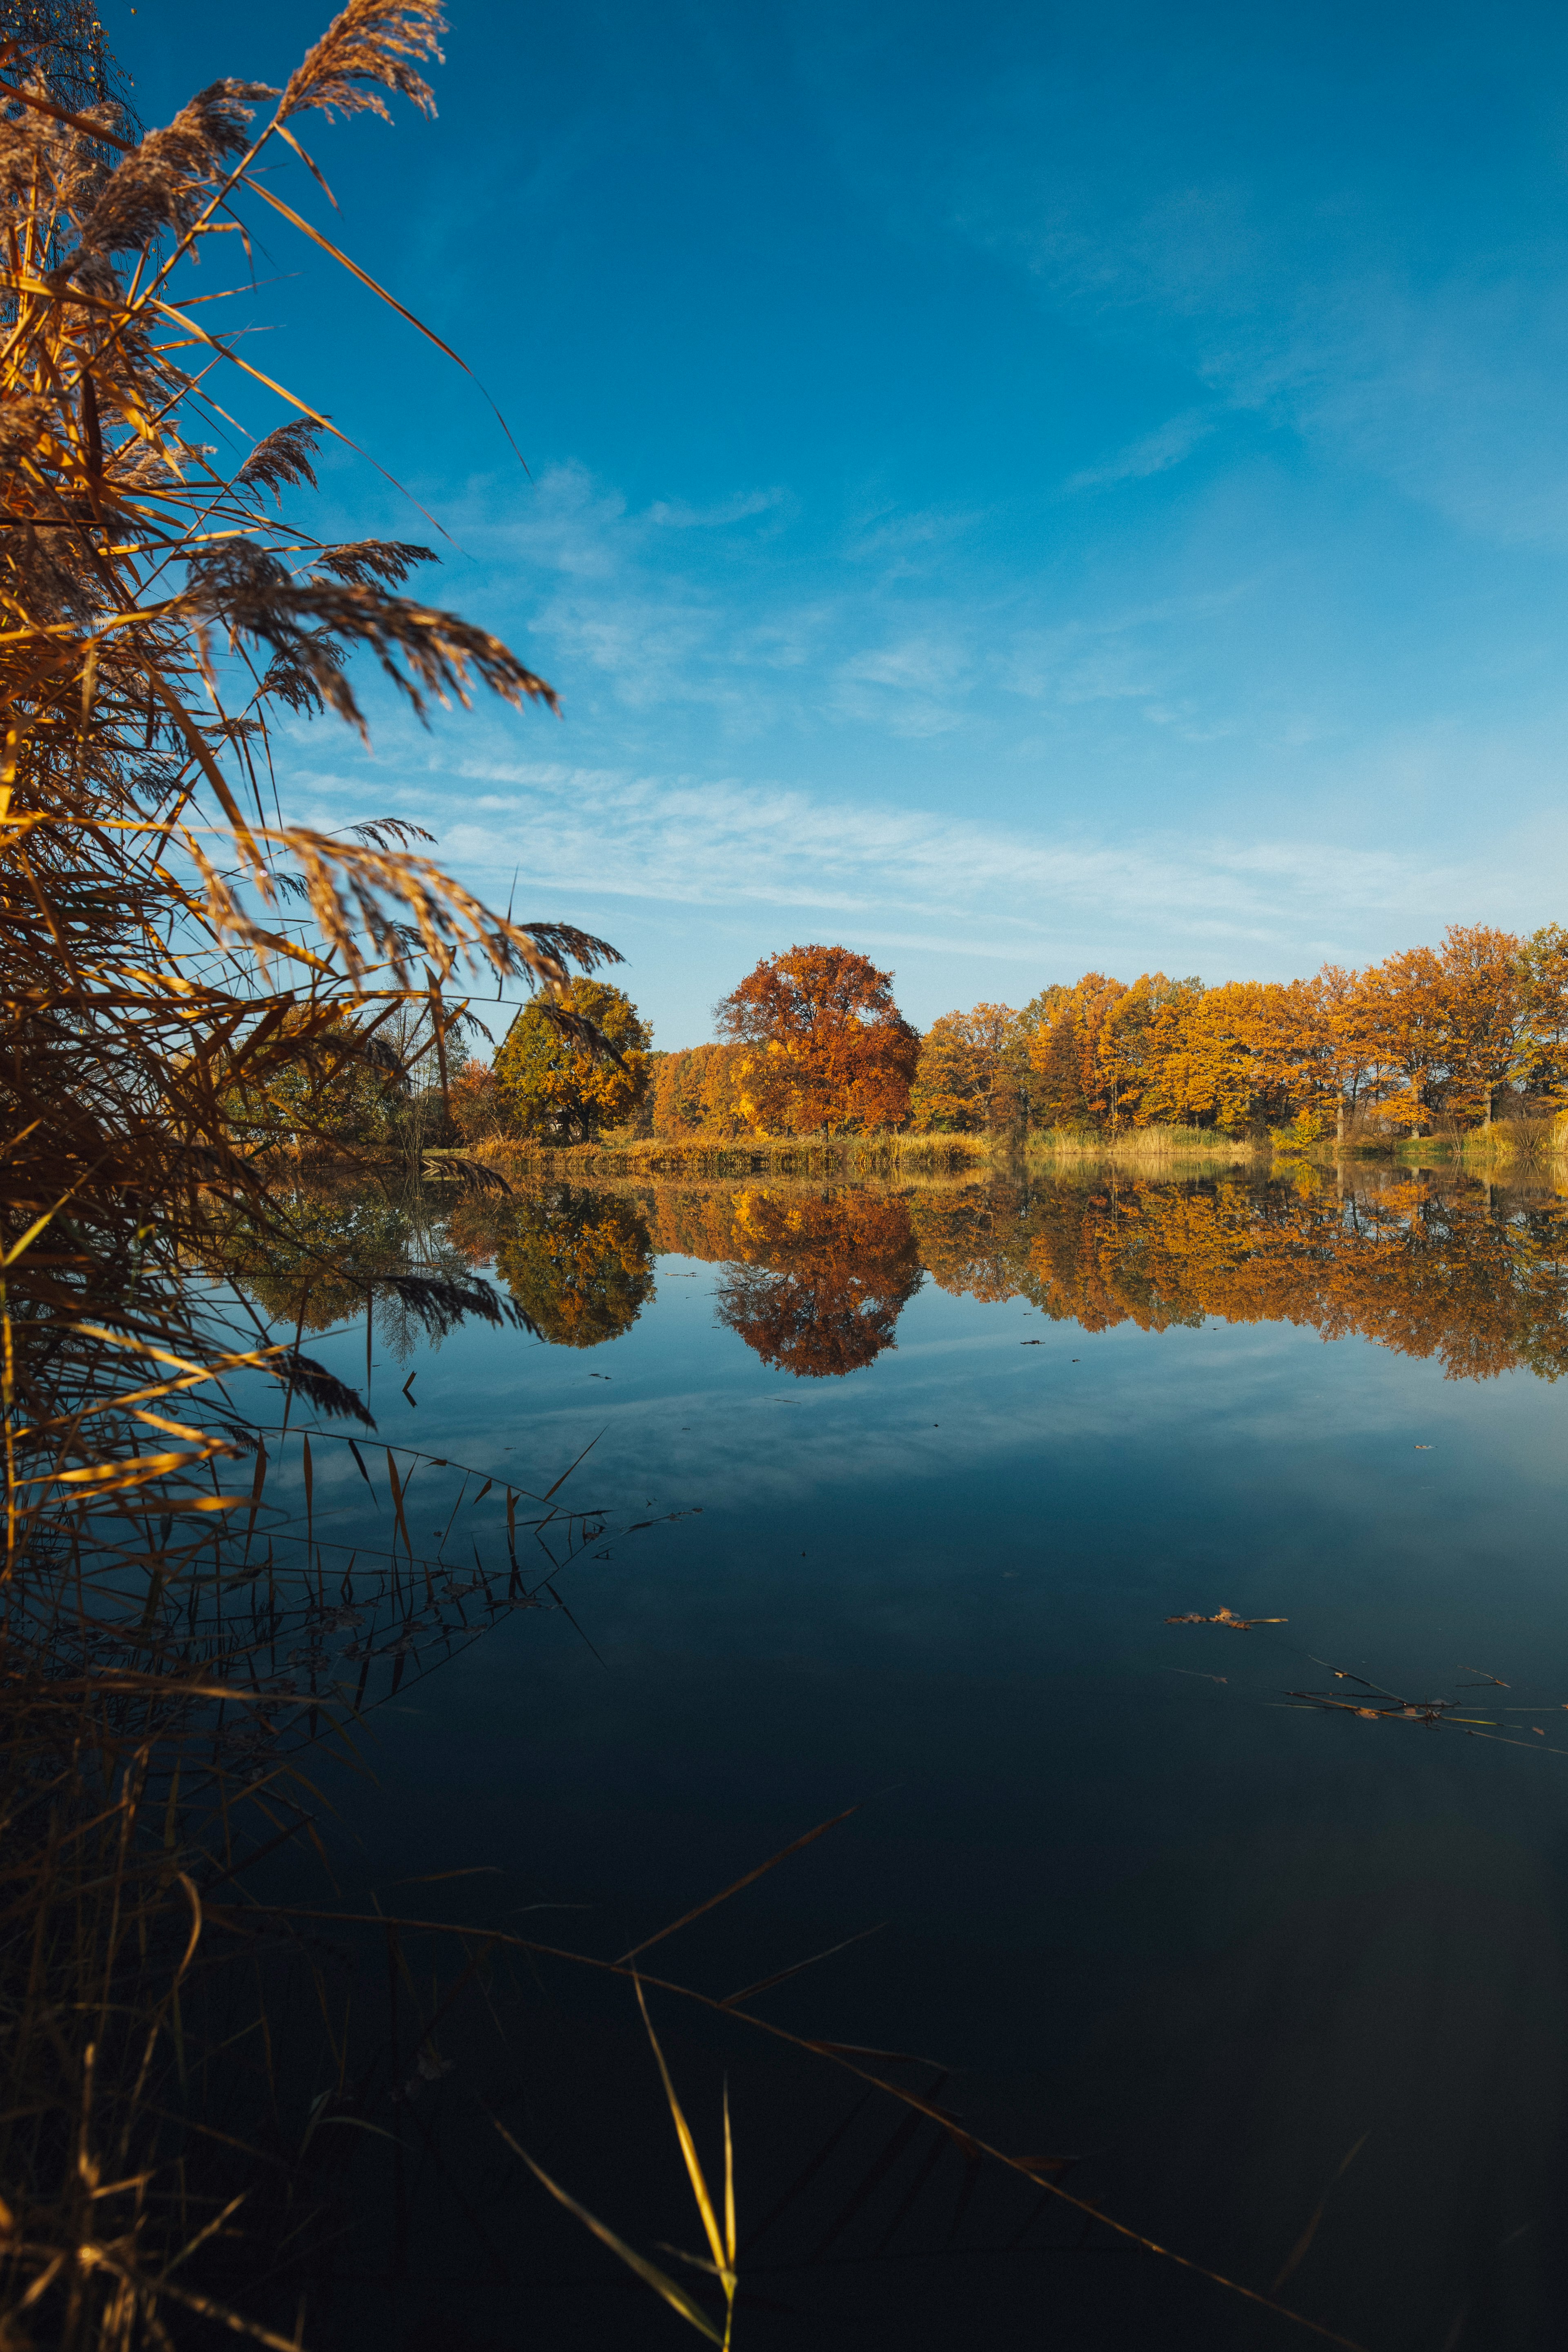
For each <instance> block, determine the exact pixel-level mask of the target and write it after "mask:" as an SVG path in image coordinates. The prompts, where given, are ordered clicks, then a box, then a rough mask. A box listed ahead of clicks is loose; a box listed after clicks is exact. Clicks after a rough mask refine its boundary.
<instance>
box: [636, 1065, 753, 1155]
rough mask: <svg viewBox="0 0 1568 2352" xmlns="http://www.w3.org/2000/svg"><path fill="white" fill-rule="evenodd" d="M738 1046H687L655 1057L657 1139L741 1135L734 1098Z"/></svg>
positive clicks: (655, 1123)
mask: <svg viewBox="0 0 1568 2352" xmlns="http://www.w3.org/2000/svg"><path fill="white" fill-rule="evenodd" d="M742 1059H743V1049H742V1047H740V1046H739V1045H689V1046H686V1047H684V1048H683V1049H682V1050H681V1051H679V1053H674V1054H660V1055H658V1056H657V1057H656V1063H655V1068H654V1079H653V1129H654V1133H655V1134H656V1135H669V1136H682V1135H712V1136H718V1137H724V1136H732V1135H739V1134H740V1132H741V1130H742V1127H743V1126H744V1124H745V1121H744V1119H743V1118H742V1114H741V1110H740V1106H739V1103H738V1101H737V1099H736V1079H735V1070H736V1065H737V1064H738V1063H739V1062H740V1061H741V1060H742Z"/></svg>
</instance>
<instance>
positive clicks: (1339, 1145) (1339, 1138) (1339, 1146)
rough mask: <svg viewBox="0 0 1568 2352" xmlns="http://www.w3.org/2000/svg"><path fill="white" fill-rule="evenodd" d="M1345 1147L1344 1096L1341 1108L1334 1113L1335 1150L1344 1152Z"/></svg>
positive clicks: (1341, 1100) (1340, 1104) (1340, 1103)
mask: <svg viewBox="0 0 1568 2352" xmlns="http://www.w3.org/2000/svg"><path fill="white" fill-rule="evenodd" d="M1344 1146H1345V1098H1344V1097H1343V1095H1342V1096H1341V1097H1340V1099H1339V1106H1338V1108H1337V1109H1336V1110H1335V1112H1334V1149H1335V1150H1336V1151H1342V1150H1344Z"/></svg>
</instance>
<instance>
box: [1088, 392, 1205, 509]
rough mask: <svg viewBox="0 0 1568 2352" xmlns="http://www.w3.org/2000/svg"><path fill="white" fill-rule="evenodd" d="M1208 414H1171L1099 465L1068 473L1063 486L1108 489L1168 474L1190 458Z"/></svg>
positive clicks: (1201, 437) (1189, 411)
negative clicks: (1151, 430)
mask: <svg viewBox="0 0 1568 2352" xmlns="http://www.w3.org/2000/svg"><path fill="white" fill-rule="evenodd" d="M1213 423H1214V421H1213V419H1212V417H1209V416H1205V415H1204V413H1203V412H1202V410H1201V409H1195V408H1194V409H1188V410H1186V411H1185V412H1184V415H1180V416H1173V417H1170V418H1168V419H1167V420H1166V422H1165V423H1164V424H1163V425H1160V426H1159V427H1158V428H1157V429H1156V430H1155V431H1154V432H1152V433H1145V434H1144V435H1143V436H1142V439H1141V440H1138V441H1131V442H1129V443H1128V445H1127V446H1126V447H1125V448H1124V449H1120V450H1118V451H1117V453H1116V455H1115V456H1114V457H1107V458H1106V459H1105V461H1104V462H1103V464H1101V465H1098V466H1086V467H1084V468H1083V469H1082V471H1081V472H1079V473H1077V474H1073V475H1070V476H1069V477H1068V480H1067V482H1066V483H1065V485H1064V488H1066V489H1068V490H1100V489H1109V488H1112V487H1113V486H1114V485H1115V484H1116V483H1118V482H1142V481H1146V480H1147V479H1148V478H1149V477H1150V475H1151V474H1164V473H1168V472H1169V471H1170V469H1171V467H1173V466H1179V465H1180V464H1181V463H1182V461H1183V459H1184V457H1191V456H1192V454H1193V451H1194V449H1195V448H1196V447H1197V446H1198V444H1199V442H1200V441H1202V440H1203V439H1204V438H1205V436H1206V435H1207V434H1209V433H1210V432H1211V431H1212V430H1213Z"/></svg>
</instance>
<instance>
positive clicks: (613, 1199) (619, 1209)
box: [460, 1184, 654, 1348]
mask: <svg viewBox="0 0 1568 2352" xmlns="http://www.w3.org/2000/svg"><path fill="white" fill-rule="evenodd" d="M460 1222H461V1228H462V1232H463V1235H464V1238H465V1240H467V1241H468V1244H469V1246H470V1247H472V1246H474V1245H475V1244H477V1243H478V1240H479V1234H478V1232H477V1230H476V1229H477V1227H478V1226H479V1224H480V1223H481V1222H482V1224H483V1227H484V1237H485V1241H486V1242H487V1243H488V1244H489V1247H491V1248H493V1251H494V1255H495V1264H496V1271H497V1273H498V1274H499V1275H500V1278H501V1280H502V1281H503V1282H504V1283H505V1284H506V1286H507V1288H508V1289H509V1290H510V1293H511V1295H512V1297H513V1299H514V1300H515V1301H516V1303H517V1305H518V1306H519V1307H521V1309H522V1312H523V1313H524V1314H525V1315H526V1316H527V1317H528V1318H529V1321H530V1322H531V1323H532V1324H533V1325H535V1326H536V1328H538V1329H539V1330H540V1331H541V1332H542V1335H543V1336H544V1338H545V1339H551V1340H553V1341H554V1343H555V1345H556V1346H557V1347H561V1348H596V1347H597V1346H598V1345H599V1344H600V1342H601V1341H602V1340H605V1339H619V1338H620V1335H621V1333H622V1332H623V1331H627V1330H629V1329H630V1328H631V1327H632V1325H633V1324H634V1323H635V1322H636V1321H637V1317H638V1316H639V1315H640V1314H641V1312H642V1309H643V1307H644V1306H645V1305H646V1304H647V1300H648V1299H650V1298H651V1297H652V1296H653V1287H654V1277H653V1244H652V1242H651V1240H650V1239H649V1237H648V1230H647V1221H646V1220H645V1219H644V1217H643V1216H642V1214H641V1213H640V1212H639V1210H638V1208H637V1204H636V1202H633V1201H628V1200H626V1199H624V1198H623V1197H622V1196H621V1195H619V1194H617V1193H613V1192H579V1191H578V1190H576V1189H575V1188H574V1187H573V1186H571V1185H567V1184H552V1185H551V1186H549V1187H548V1188H547V1189H545V1190H544V1191H543V1192H536V1193H531V1194H527V1195H520V1196H518V1197H516V1198H514V1199H513V1200H510V1201H508V1202H504V1203H503V1204H502V1205H501V1206H500V1208H494V1209H491V1208H487V1209H485V1210H483V1211H482V1212H481V1211H479V1210H474V1209H470V1210H468V1211H467V1212H465V1213H461V1220H460Z"/></svg>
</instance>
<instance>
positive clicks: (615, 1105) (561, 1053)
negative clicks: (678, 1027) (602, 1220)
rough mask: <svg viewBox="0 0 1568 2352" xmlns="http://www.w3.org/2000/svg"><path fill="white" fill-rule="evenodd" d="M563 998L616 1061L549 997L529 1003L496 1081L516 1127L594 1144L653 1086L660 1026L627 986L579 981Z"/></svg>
mask: <svg viewBox="0 0 1568 2352" xmlns="http://www.w3.org/2000/svg"><path fill="white" fill-rule="evenodd" d="M562 1001H563V1003H564V1005H565V1006H566V1009H567V1010H568V1011H569V1012H571V1013H579V1014H581V1015H582V1016H583V1018H584V1020H586V1021H589V1022H591V1023H592V1024H593V1026H594V1028H595V1030H596V1031H597V1032H598V1034H599V1035H600V1036H601V1037H603V1038H605V1040H606V1041H607V1043H608V1044H609V1045H613V1046H614V1047H615V1049H616V1053H617V1054H618V1055H619V1056H620V1059H619V1060H618V1061H613V1060H611V1059H610V1057H609V1056H608V1055H604V1054H599V1053H595V1052H593V1051H591V1050H590V1049H589V1048H588V1047H587V1046H585V1045H584V1044H582V1043H581V1042H580V1041H579V1040H578V1039H577V1038H575V1037H573V1036H571V1035H569V1034H563V1031H562V1029H561V1028H560V1026H559V1025H558V1024H557V1023H556V1021H555V1020H554V1019H553V1018H552V1010H553V1008H552V1005H551V1003H549V1002H548V1001H547V1000H546V999H545V998H543V997H542V996H539V997H535V998H534V1000H533V1002H532V1003H531V1004H527V1005H525V1006H524V1007H523V1009H522V1011H521V1013H519V1014H518V1016H517V1018H516V1020H515V1021H514V1022H513V1023H512V1024H511V1027H510V1029H509V1030H508V1031H507V1033H506V1036H505V1039H504V1040H503V1042H502V1045H501V1047H500V1052H499V1053H498V1054H497V1055H496V1058H495V1077H496V1086H497V1088H498V1090H499V1092H500V1097H501V1101H502V1104H503V1105H504V1107H505V1111H506V1115H507V1118H508V1123H509V1125H510V1128H511V1129H512V1130H513V1132H515V1133H517V1134H520V1135H528V1136H533V1137H536V1138H538V1139H539V1140H541V1141H542V1142H552V1143H587V1142H590V1141H592V1139H593V1138H594V1137H595V1135H597V1134H599V1132H600V1131H601V1129H605V1128H606V1127H619V1126H621V1125H623V1124H624V1122H625V1121H626V1120H627V1119H629V1118H633V1117H634V1116H635V1115H636V1113H637V1110H638V1108H640V1106H641V1104H642V1100H643V1097H644V1096H645V1095H646V1094H647V1088H648V1080H649V1076H650V1074H651V1065H650V1061H649V1051H648V1049H649V1047H650V1046H651V1045H652V1043H653V1031H652V1029H651V1028H650V1026H649V1025H648V1024H647V1022H646V1021H644V1020H643V1019H642V1018H641V1016H640V1015H639V1013H638V1012H637V1006H636V1005H635V1004H634V1003H632V1001H631V998H630V997H629V996H627V995H626V992H625V991H624V990H622V989H619V988H613V987H612V986H611V985H610V983H609V982H607V981H601V980H574V982H573V983H572V986H571V990H570V992H569V993H568V995H567V996H566V997H565V998H563V1000H562Z"/></svg>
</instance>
